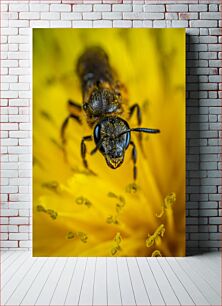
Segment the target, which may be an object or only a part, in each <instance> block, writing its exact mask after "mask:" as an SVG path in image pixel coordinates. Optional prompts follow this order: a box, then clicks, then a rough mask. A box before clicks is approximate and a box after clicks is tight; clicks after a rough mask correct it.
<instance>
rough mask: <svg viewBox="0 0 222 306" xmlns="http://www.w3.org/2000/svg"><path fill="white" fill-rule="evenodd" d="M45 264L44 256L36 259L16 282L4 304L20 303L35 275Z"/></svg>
mask: <svg viewBox="0 0 222 306" xmlns="http://www.w3.org/2000/svg"><path fill="white" fill-rule="evenodd" d="M45 264H46V260H45V259H44V258H41V259H38V260H36V261H35V262H34V264H33V265H32V267H31V269H29V270H28V272H27V273H26V274H25V275H24V277H23V279H22V282H20V283H19V284H18V286H17V287H16V289H15V290H14V291H13V293H12V294H11V296H10V297H9V299H8V301H7V303H6V305H20V303H21V302H22V299H23V298H24V295H26V292H27V291H28V290H29V288H30V285H31V284H32V282H33V281H34V280H35V278H36V276H37V275H38V273H39V272H40V271H41V268H42V267H43V266H44V265H45Z"/></svg>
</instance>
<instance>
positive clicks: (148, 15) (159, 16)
mask: <svg viewBox="0 0 222 306" xmlns="http://www.w3.org/2000/svg"><path fill="white" fill-rule="evenodd" d="M123 19H154V20H157V19H164V14H163V13H137V12H126V13H125V12H123Z"/></svg>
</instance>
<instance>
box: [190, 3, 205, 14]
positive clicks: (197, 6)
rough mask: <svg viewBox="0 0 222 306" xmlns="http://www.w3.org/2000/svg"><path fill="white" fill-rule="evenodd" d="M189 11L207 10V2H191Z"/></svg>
mask: <svg viewBox="0 0 222 306" xmlns="http://www.w3.org/2000/svg"><path fill="white" fill-rule="evenodd" d="M189 11H190V12H192V11H194V12H206V11H207V4H189Z"/></svg>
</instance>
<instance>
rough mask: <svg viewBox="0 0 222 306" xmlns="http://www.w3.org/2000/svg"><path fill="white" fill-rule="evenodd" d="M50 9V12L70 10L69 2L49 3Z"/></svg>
mask: <svg viewBox="0 0 222 306" xmlns="http://www.w3.org/2000/svg"><path fill="white" fill-rule="evenodd" d="M50 11H51V12H70V11H71V5H69V4H51V5H50Z"/></svg>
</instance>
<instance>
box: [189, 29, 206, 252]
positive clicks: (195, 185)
mask: <svg viewBox="0 0 222 306" xmlns="http://www.w3.org/2000/svg"><path fill="white" fill-rule="evenodd" d="M197 46H198V44H197V42H196V41H195V37H192V36H191V35H188V34H187V35H186V88H187V89H186V255H195V254H200V253H204V252H206V251H209V250H208V249H207V248H206V249H204V248H200V245H199V239H200V227H206V229H205V230H201V232H202V231H203V232H206V231H207V225H204V224H202V220H201V216H200V203H201V200H203V199H202V197H203V196H206V194H202V190H201V175H202V171H201V164H200V161H201V160H200V154H201V152H200V146H201V139H200V130H201V123H200V122H201V120H200V105H199V104H200V102H199V98H200V91H199V90H200V80H199V75H198V72H197V69H198V67H199V59H198V50H197Z"/></svg>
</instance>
